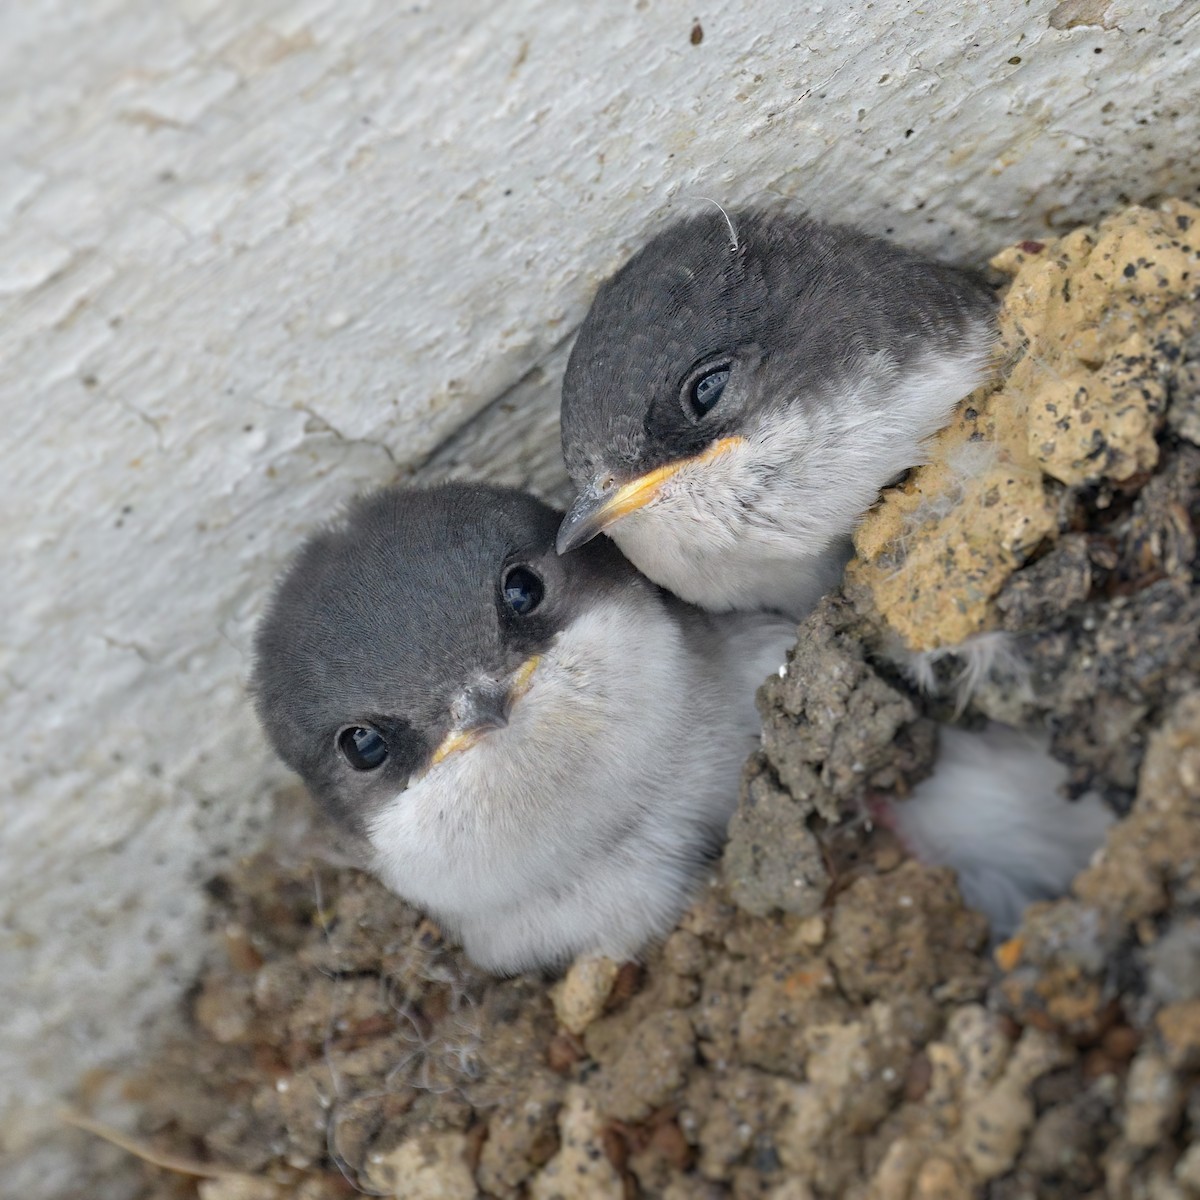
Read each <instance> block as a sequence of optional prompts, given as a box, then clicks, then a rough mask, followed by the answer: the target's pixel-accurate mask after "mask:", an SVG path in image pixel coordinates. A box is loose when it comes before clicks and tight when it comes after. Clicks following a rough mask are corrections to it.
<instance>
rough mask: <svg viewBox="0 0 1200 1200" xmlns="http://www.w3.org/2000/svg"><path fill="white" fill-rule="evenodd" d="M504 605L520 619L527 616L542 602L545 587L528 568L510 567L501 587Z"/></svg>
mask: <svg viewBox="0 0 1200 1200" xmlns="http://www.w3.org/2000/svg"><path fill="white" fill-rule="evenodd" d="M501 590H502V591H503V593H504V603H505V604H507V605H508V607H509V608H511V609H512V611H513V612H515V613H516V614H517V616H518V617H524V616H527V615H528V614H529V613H531V612H533V610H534V609H535V608H537V606H538V605H539V604H541V602H542V597H543V596H544V595H545V594H546V588H545V585H544V584H543V583H542V581H541V580H540V579H539V578H538V577H537V576H536V575H535V574H534V573H533V572H532V571H531V570H530V569H529V568H528V567H510V568H509V569H508V571H507V572H506V573H505V575H504V583H503V584H502V585H501Z"/></svg>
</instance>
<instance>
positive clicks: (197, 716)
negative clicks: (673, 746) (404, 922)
mask: <svg viewBox="0 0 1200 1200" xmlns="http://www.w3.org/2000/svg"><path fill="white" fill-rule="evenodd" d="M706 7H707V10H708V11H705V9H706ZM1053 9H1054V5H1053V4H1051V3H1046V2H1044V0H1034V2H1032V3H1029V4H1025V5H1007V6H1006V5H988V4H984V3H966V4H955V5H951V4H940V5H928V6H925V7H923V8H917V7H914V6H913V5H911V4H908V3H904V2H903V0H877V2H876V3H875V4H874V5H866V6H863V5H842V4H832V3H826V4H824V5H821V4H817V5H808V6H797V5H795V4H790V3H783V2H782V0H758V2H757V3H755V2H753V0H722V2H721V3H720V4H715V5H708V6H704V5H701V6H700V7H696V6H694V5H693V4H691V3H689V4H688V5H687V6H685V5H683V4H682V3H681V2H676V0H623V2H621V3H604V4H586V5H585V4H572V3H564V2H563V0H508V2H507V3H504V4H485V3H483V2H482V0H437V2H436V3H435V2H434V0H421V2H419V3H410V4H406V5H403V6H398V5H395V4H391V3H385V2H384V0H252V2H249V3H239V2H236V0H174V2H172V3H162V2H160V0H86V2H85V3H79V2H78V0H40V2H39V3H36V4H25V5H21V4H8V5H4V6H3V7H2V8H0V412H2V413H3V417H4V422H3V437H2V441H0V522H2V525H0V537H2V539H3V540H2V543H0V544H2V553H3V563H2V571H3V585H2V591H0V606H2V613H0V622H2V623H0V729H2V731H3V732H2V733H0V737H2V738H3V740H4V755H3V757H4V761H5V762H6V763H7V764H8V770H7V771H6V772H5V776H6V786H5V787H4V790H3V793H2V794H0V804H2V805H3V810H2V813H0V820H2V822H3V825H2V828H3V835H2V840H0V871H2V878H3V893H2V896H0V1014H3V1015H2V1016H0V1022H2V1024H0V1153H4V1152H7V1153H8V1154H9V1155H10V1156H11V1159H10V1163H9V1166H8V1167H7V1168H5V1169H4V1170H3V1171H0V1193H2V1194H4V1195H9V1194H11V1195H32V1194H38V1195H44V1196H53V1195H57V1194H60V1193H62V1192H65V1191H66V1189H67V1188H68V1185H69V1170H68V1168H69V1162H68V1159H69V1156H70V1155H71V1154H81V1153H82V1151H81V1150H80V1149H79V1147H80V1146H81V1145H82V1143H76V1142H73V1141H62V1142H53V1143H51V1149H50V1150H49V1151H47V1152H46V1153H44V1154H43V1153H35V1142H36V1139H37V1138H38V1137H40V1135H41V1133H42V1131H43V1130H44V1129H46V1128H47V1127H48V1116H47V1113H48V1108H47V1106H48V1104H49V1102H50V1100H51V1099H52V1098H53V1096H54V1095H56V1094H58V1093H60V1092H62V1091H63V1090H64V1089H67V1088H69V1087H70V1086H71V1085H72V1084H73V1083H74V1082H75V1080H76V1079H77V1078H78V1076H79V1074H80V1072H81V1071H82V1070H84V1069H85V1068H87V1067H89V1066H92V1065H94V1064H97V1063H102V1062H105V1061H114V1060H119V1059H120V1058H121V1057H122V1056H124V1055H126V1054H127V1053H128V1052H129V1051H130V1050H131V1048H132V1047H134V1046H135V1045H136V1044H137V1043H138V1040H139V1037H140V1036H142V1030H143V1026H144V1023H145V1022H146V1021H148V1020H149V1019H151V1018H152V1017H153V1016H154V1015H155V1014H159V1013H162V1012H163V1011H165V1010H166V1009H167V1008H168V1006H169V1002H170V1000H171V998H172V997H173V996H174V995H175V994H176V993H177V990H178V988H179V986H180V983H181V982H182V981H183V980H185V979H186V978H187V977H188V975H189V972H191V971H192V970H193V969H194V966H195V963H196V959H197V956H198V954H199V953H200V951H201V948H202V945H203V943H202V939H201V938H200V937H199V936H198V931H199V927H200V921H201V915H202V901H201V898H200V892H199V889H198V886H197V885H198V883H199V882H200V881H201V880H202V879H203V878H204V877H205V876H206V874H207V873H209V872H210V871H211V869H212V864H213V863H215V862H216V861H217V860H218V859H219V857H220V856H221V855H222V854H226V853H231V852H233V853H236V852H238V851H239V850H242V849H244V848H246V847H249V846H250V845H252V844H253V843H254V841H255V839H256V837H257V836H258V822H260V821H261V818H262V815H263V813H264V810H265V797H266V796H267V794H268V792H269V790H270V788H271V786H272V785H273V784H274V783H275V782H276V781H277V780H278V779H279V778H280V775H279V772H278V771H277V769H276V768H275V767H274V766H273V765H272V763H271V762H270V760H269V757H268V756H267V753H266V751H265V749H264V747H263V745H262V743H261V741H260V739H259V737H258V734H257V732H256V730H255V728H254V725H253V722H252V719H251V717H250V715H249V712H248V709H247V707H246V705H245V702H244V698H243V694H242V680H243V677H244V673H245V668H244V659H243V653H244V649H245V646H246V643H247V636H248V631H249V629H250V628H251V625H252V621H253V618H254V616H255V614H256V612H257V610H258V606H259V604H260V603H261V601H262V598H263V595H264V593H265V591H266V589H267V587H268V584H269V581H270V579H271V577H272V575H273V574H274V572H275V571H276V570H277V569H278V567H279V565H280V563H281V562H282V560H283V557H284V556H285V555H286V554H287V552H288V551H289V550H290V549H291V548H292V547H293V546H294V545H295V544H296V542H297V541H298V540H299V538H300V537H301V536H302V534H303V533H304V532H305V531H307V530H308V529H309V528H311V527H312V525H313V524H314V523H315V522H317V521H319V520H321V519H322V518H323V517H325V516H326V515H327V514H328V513H329V512H330V510H331V508H332V507H333V506H334V505H335V504H336V503H337V502H339V501H340V500H342V499H343V498H345V497H347V496H349V495H350V494H352V493H353V492H355V491H357V490H359V489H362V488H365V487H368V486H371V485H373V484H377V483H382V482H384V481H387V480H389V479H390V478H392V477H393V476H394V475H395V473H396V471H397V468H399V469H400V470H401V471H404V472H407V471H409V470H411V469H413V468H415V467H418V466H420V465H421V464H422V463H423V462H424V461H425V460H426V459H427V458H428V457H429V456H430V455H431V454H434V452H435V451H437V453H436V454H435V458H434V463H435V466H436V468H437V469H438V470H441V471H446V470H451V471H459V472H461V471H487V472H489V473H492V474H495V475H499V476H502V477H504V478H506V479H510V480H512V481H518V482H526V483H532V484H534V485H536V486H539V487H540V488H541V489H542V490H543V491H547V492H550V493H552V494H553V493H554V492H555V490H556V488H557V487H558V486H559V485H560V484H561V478H562V476H561V469H560V467H559V465H558V463H557V459H556V451H555V444H554V443H555V434H554V414H555V407H554V388H555V385H556V382H557V377H558V375H559V373H560V371H561V366H562V362H563V358H564V352H565V345H566V343H567V340H568V339H569V336H570V332H571V330H572V329H573V328H574V327H575V325H576V324H577V323H578V321H579V320H580V318H581V317H582V315H583V313H584V311H585V309H586V305H587V303H588V299H589V296H590V294H591V292H592V290H593V289H594V287H595V285H596V283H597V282H598V281H599V280H600V279H601V278H602V277H603V276H604V275H605V274H607V273H608V272H609V271H610V270H612V269H613V268H614V267H615V266H617V265H618V264H619V263H620V262H621V261H622V259H623V258H624V257H625V256H626V254H627V253H628V252H629V251H630V250H631V249H632V248H633V247H635V246H636V245H637V244H638V243H639V242H640V241H641V240H643V238H644V236H645V234H646V233H647V231H648V230H650V229H653V228H654V227H656V226H657V225H658V224H659V223H661V222H662V221H663V220H665V219H667V218H669V217H670V216H671V215H673V214H674V213H677V212H679V211H682V210H685V209H688V208H690V207H691V206H693V205H695V204H697V203H701V201H700V200H699V197H701V196H713V197H717V198H719V199H720V200H721V201H722V202H735V203H736V202H737V201H739V200H744V199H748V198H765V197H788V198H794V199H796V200H797V201H799V202H801V203H803V204H805V205H807V206H808V207H810V208H811V209H813V210H814V211H816V212H817V213H819V214H823V215H828V216H834V217H844V218H849V219H853V220H856V221H858V222H860V223H862V224H865V225H867V226H869V227H871V228H874V229H877V230H881V231H882V230H892V231H894V233H895V235H896V236H897V237H899V238H901V239H902V240H906V241H908V242H910V243H913V244H916V245H919V246H922V247H924V248H926V249H929V250H932V251H934V252H937V253H941V254H945V255H948V256H957V257H963V258H966V257H970V256H980V257H981V256H982V255H984V254H986V253H987V252H988V251H990V250H991V249H993V248H995V247H997V246H999V245H1000V244H1001V243H1003V242H1005V241H1006V240H1008V239H1010V238H1012V237H1014V236H1022V237H1036V236H1038V235H1039V234H1041V233H1043V232H1047V231H1048V229H1049V226H1050V224H1053V225H1055V226H1056V227H1061V226H1062V225H1065V224H1069V223H1073V222H1075V221H1077V220H1080V219H1084V218H1088V217H1091V216H1093V215H1095V214H1096V213H1098V212H1099V211H1101V210H1103V209H1104V208H1106V207H1108V206H1110V205H1111V204H1113V203H1114V202H1115V201H1116V200H1117V199H1118V198H1120V197H1129V198H1133V199H1138V198H1146V197H1152V196H1154V195H1156V194H1160V193H1164V192H1171V191H1174V192H1188V191H1194V189H1195V186H1196V184H1197V182H1198V180H1200V166H1198V165H1197V162H1198V160H1197V158H1196V155H1195V153H1194V150H1195V147H1196V145H1197V142H1198V140H1200V139H1198V138H1197V126H1198V125H1200V15H1198V11H1200V10H1198V7H1197V5H1196V3H1195V2H1194V0H1189V2H1187V3H1182V4H1180V3H1173V2H1167V3H1159V4H1155V3H1149V4H1144V5H1135V4H1134V3H1133V2H1132V0H1114V3H1113V4H1112V5H1111V6H1110V8H1109V10H1108V15H1107V17H1106V20H1105V24H1106V26H1107V27H1099V26H1079V27H1075V28H1072V29H1066V30H1058V29H1054V28H1052V27H1051V22H1050V16H1051V12H1052V10H1053ZM697 17H698V18H699V21H700V23H701V25H702V27H703V40H702V41H701V42H700V44H698V45H694V44H693V42H692V36H691V34H692V27H693V21H694V20H695V19H696V18H697ZM1017 60H1019V61H1017ZM498 397H499V399H497V398H498ZM489 405H490V407H488V406H489ZM485 408H486V412H485V413H484V416H483V417H482V418H481V421H480V422H479V423H478V424H477V425H475V426H474V427H472V428H471V429H469V430H467V431H465V432H464V433H463V434H461V435H460V436H459V437H457V438H456V439H455V440H454V441H453V442H452V443H450V444H449V445H444V443H445V442H446V439H447V438H449V437H450V436H451V435H452V434H454V433H455V431H456V430H458V429H460V427H461V426H462V425H463V424H464V422H465V421H467V420H468V419H469V418H471V417H472V416H474V415H475V414H477V413H480V412H481V411H483V410H484V409H485ZM439 447H441V449H440V450H439V449H438V448H439ZM53 1146H58V1147H59V1148H60V1152H59V1153H58V1157H57V1158H56V1157H55V1156H54V1154H55V1151H54V1150H53ZM18 1159H19V1160H20V1161H21V1162H23V1163H24V1165H25V1171H24V1172H21V1171H18V1170H17V1168H16V1165H15V1162H16V1160H18ZM80 1161H82V1160H80ZM8 1189H14V1190H12V1191H9V1190H8ZM92 1194H96V1193H92Z"/></svg>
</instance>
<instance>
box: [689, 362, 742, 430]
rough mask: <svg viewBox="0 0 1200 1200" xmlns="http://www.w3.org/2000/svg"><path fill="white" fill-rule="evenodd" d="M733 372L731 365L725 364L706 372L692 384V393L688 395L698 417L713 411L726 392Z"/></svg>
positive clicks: (693, 410)
mask: <svg viewBox="0 0 1200 1200" xmlns="http://www.w3.org/2000/svg"><path fill="white" fill-rule="evenodd" d="M732 370H733V365H732V364H731V363H723V364H722V365H721V366H719V367H714V368H713V369H712V370H711V371H705V373H704V374H703V375H701V376H700V378H699V379H697V380H696V382H695V383H693V384H692V388H691V391H690V392H689V393H688V403H689V404H690V405H691V406H692V412H694V413H695V414H696V416H698V417H702V416H704V414H705V413H707V412H711V411H712V410H713V408H714V407H715V406H716V403H717V401H718V400H720V398H721V393H722V392H723V391H724V390H725V385H726V384H727V383H728V382H729V375H730V372H731V371H732Z"/></svg>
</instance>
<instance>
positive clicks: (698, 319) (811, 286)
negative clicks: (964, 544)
mask: <svg viewBox="0 0 1200 1200" xmlns="http://www.w3.org/2000/svg"><path fill="white" fill-rule="evenodd" d="M730 225H732V227H733V231H734V232H733V234H732V235H731V229H730ZM735 239H736V240H735ZM994 303H995V301H994V298H993V296H992V294H991V291H990V289H989V288H988V287H987V286H986V285H985V284H984V283H983V282H982V281H981V280H980V279H978V278H977V277H976V276H974V275H972V274H971V273H969V272H966V271H963V270H960V269H958V268H955V267H952V266H948V265H946V264H943V263H938V262H932V261H929V260H927V259H924V258H921V257H920V256H918V255H916V254H913V253H911V252H909V251H907V250H904V249H903V248H901V247H898V246H895V245H893V244H891V243H889V242H886V241H883V240H881V239H878V238H874V237H870V236H867V235H865V234H862V233H859V232H857V231H855V230H852V229H848V228H843V227H839V226H831V225H825V224H821V223H818V222H815V221H812V220H810V219H808V218H806V217H803V216H798V215H795V214H793V213H787V212H783V211H769V210H747V211H739V212H733V213H731V214H730V218H729V221H728V222H727V220H726V217H725V215H724V214H723V213H721V212H705V213H702V214H700V215H698V216H694V217H689V218H687V219H685V220H682V221H680V222H678V223H676V224H674V225H672V226H670V227H669V228H667V229H666V230H665V231H664V232H662V233H660V234H659V235H658V236H657V237H655V238H653V239H652V240H651V241H650V242H649V244H648V245H647V246H646V247H645V248H644V249H642V250H641V251H640V252H639V253H638V254H637V255H635V256H634V258H632V259H631V260H630V261H629V263H627V264H626V265H625V266H624V267H623V268H622V269H621V270H620V271H618V272H617V274H616V275H615V276H614V277H613V278H612V279H610V280H609V281H608V282H607V283H605V284H604V285H603V286H602V287H601V289H600V291H599V293H598V294H597V296H596V299H595V301H594V303H593V305H592V307H591V310H590V311H589V313H588V315H587V317H586V318H585V320H584V322H583V325H582V326H581V328H580V331H579V336H578V338H577V340H576V342H575V346H574V348H573V350H572V353H571V357H570V360H569V362H568V365H567V371H566V376H565V379H564V383H563V401H562V442H563V453H564V457H565V459H566V464H567V469H568V471H569V472H570V475H571V478H572V480H573V482H574V483H575V485H576V487H577V488H578V490H579V493H580V495H579V500H578V501H577V503H576V505H575V506H574V507H573V508H572V510H571V512H570V513H569V515H568V517H567V520H566V521H565V522H564V525H563V529H562V531H561V532H560V535H559V540H558V545H559V549H560V551H565V550H568V549H572V548H574V547H576V546H579V545H582V544H583V543H584V542H585V541H586V540H587V539H588V538H589V537H591V536H594V535H595V534H596V533H597V532H600V530H601V529H603V528H605V527H606V525H608V524H611V523H612V521H613V520H617V519H619V518H620V517H622V516H625V515H628V514H629V513H630V512H632V511H636V510H637V509H638V508H640V507H642V506H643V505H645V504H646V503H648V502H649V501H650V500H651V499H652V498H653V497H654V495H655V492H656V488H657V483H656V481H657V479H658V478H660V477H662V476H666V475H668V474H669V473H670V471H671V468H672V466H673V465H675V464H679V463H681V462H690V461H695V460H696V458H697V456H703V455H706V454H707V455H712V454H714V452H716V451H719V450H720V449H721V447H722V446H725V445H729V444H732V442H731V439H736V438H737V437H738V436H739V435H742V434H743V433H744V432H745V431H746V430H747V429H748V428H750V427H751V426H753V425H754V424H755V422H756V421H759V420H761V418H762V417H763V416H764V415H765V414H768V413H770V412H771V411H772V410H777V409H781V408H784V407H786V406H789V405H800V406H806V405H821V404H825V405H827V404H829V403H831V399H830V397H831V396H836V391H837V389H836V385H837V382H838V381H839V379H843V378H847V379H848V378H852V377H854V376H855V375H856V373H860V372H861V371H862V369H863V364H864V363H868V364H869V363H870V362H871V360H872V359H874V358H876V357H877V356H879V355H880V354H881V353H883V354H886V355H887V357H888V361H889V369H895V370H898V371H900V372H902V371H903V370H904V368H905V367H906V366H907V365H909V364H910V363H911V362H914V361H916V360H917V359H918V358H919V357H920V356H921V355H923V354H928V353H929V352H930V351H931V350H937V349H938V348H939V347H951V346H952V345H953V344H954V342H955V341H956V339H962V338H963V337H964V336H965V335H967V334H968V333H969V332H970V331H971V329H972V328H973V327H974V326H976V325H977V324H978V323H980V322H981V321H986V320H988V319H990V315H991V313H992V311H993V308H994ZM770 465H771V464H764V468H765V469H769V468H770ZM643 483H645V484H649V485H650V486H640V485H641V484H643ZM639 565H642V566H643V569H645V567H644V564H639Z"/></svg>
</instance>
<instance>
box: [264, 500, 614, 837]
mask: <svg viewBox="0 0 1200 1200" xmlns="http://www.w3.org/2000/svg"><path fill="white" fill-rule="evenodd" d="M560 515H561V514H559V513H557V512H555V511H554V510H553V509H551V508H549V507H547V506H546V505H544V504H542V503H540V502H539V501H537V500H536V499H534V498H533V497H531V496H527V495H524V494H522V493H519V492H516V491H511V490H508V489H502V488H494V487H487V486H482V485H476V484H447V485H445V486H442V487H438V488H432V489H429V490H409V489H401V488H391V489H387V490H385V491H381V492H379V493H377V494H375V495H372V496H369V497H367V498H365V499H362V500H359V501H357V502H355V503H354V504H353V505H352V507H351V508H350V509H349V511H348V513H347V514H346V516H345V517H344V518H343V519H342V520H340V521H338V522H336V523H335V524H334V525H332V526H330V527H329V528H327V529H325V530H323V531H321V532H319V533H317V534H315V535H313V536H312V537H311V538H310V539H309V540H308V542H307V543H306V544H305V545H304V546H303V548H302V549H301V550H300V552H299V554H298V555H297V557H296V559H295V561H294V562H293V563H292V565H291V567H290V568H289V569H288V570H287V572H286V574H285V575H284V577H283V579H282V581H281V582H280V584H279V586H278V587H277V589H276V591H275V593H274V595H273V597H272V599H271V601H270V604H269V606H268V608H267V611H266V613H265V616H264V617H263V620H262V622H261V624H260V626H259V629H258V632H257V636H256V641H255V661H254V669H253V678H252V690H253V693H254V697H255V703H256V707H257V710H258V714H259V718H260V720H261V722H262V724H263V727H264V729H265V730H266V732H267V734H268V736H269V738H270V740H271V742H272V744H273V746H274V748H275V750H276V751H277V752H278V754H279V755H280V757H281V758H282V759H283V760H284V761H285V762H286V763H287V764H288V765H289V766H291V767H292V768H293V769H294V770H295V771H297V772H298V773H299V774H300V775H301V776H302V777H303V778H304V780H305V782H306V784H307V785H308V787H309V789H310V790H311V791H312V793H313V795H314V796H315V798H316V799H317V800H318V802H319V803H320V804H321V805H322V806H323V807H324V808H325V809H326V811H327V812H328V813H329V814H330V815H331V816H332V817H333V818H334V819H335V820H337V821H339V822H340V823H342V824H343V825H344V826H346V827H348V828H349V829H351V830H352V831H354V832H356V833H358V834H362V833H363V832H364V830H365V828H366V826H367V824H368V823H369V821H370V819H371V817H372V815H373V814H374V813H375V812H376V811H378V809H379V807H380V806H382V805H384V804H386V803H388V802H389V801H391V800H392V799H393V798H394V797H395V796H396V795H397V794H398V793H400V792H402V791H403V790H404V788H405V786H406V784H407V782H408V780H409V779H410V778H411V777H412V776H414V775H415V774H418V773H420V772H421V771H423V770H425V769H426V768H427V767H428V766H429V764H430V762H431V761H432V760H433V757H434V755H435V754H437V753H438V750H439V747H442V746H443V745H444V743H445V741H446V739H447V737H448V735H449V734H450V733H451V731H452V729H454V728H459V729H467V730H470V729H476V730H477V731H478V732H480V733H483V732H485V731H486V730H487V729H488V728H489V727H490V726H493V725H501V724H503V723H504V721H505V719H506V712H507V708H508V706H509V705H510V704H511V703H512V702H513V699H514V697H513V695H512V694H511V691H512V689H513V687H514V686H515V685H514V683H513V681H514V680H516V679H519V674H520V671H521V668H522V665H523V664H525V663H528V662H529V661H530V659H531V658H532V657H533V656H535V655H537V654H539V653H540V652H541V651H542V650H544V649H545V647H546V646H547V645H548V644H549V643H550V641H551V640H552V639H553V638H554V637H555V635H556V634H557V633H558V632H559V631H560V630H561V629H562V628H564V627H565V626H566V625H567V624H569V623H570V622H571V621H572V620H574V619H575V618H576V617H578V616H579V615H580V614H581V613H582V612H584V611H585V610H586V609H587V607H588V606H589V605H591V604H594V603H596V602H597V601H598V600H600V599H602V598H603V596H604V595H605V594H606V593H611V591H612V589H619V588H622V587H628V586H629V585H630V583H631V581H634V580H636V579H637V576H636V573H635V572H634V570H633V568H632V567H630V566H629V564H628V563H626V562H625V560H624V559H623V558H621V556H620V554H619V553H618V552H617V551H616V550H615V548H614V547H612V546H610V545H605V544H604V543H603V541H601V542H600V543H597V545H596V547H595V551H596V552H595V553H593V554H590V555H587V556H578V557H576V556H573V557H572V559H571V560H569V561H565V560H562V559H559V558H558V557H557V556H556V554H555V552H554V535H555V530H556V528H557V526H558V522H559V519H560ZM506 593H507V594H506ZM465 710H469V711H465Z"/></svg>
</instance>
